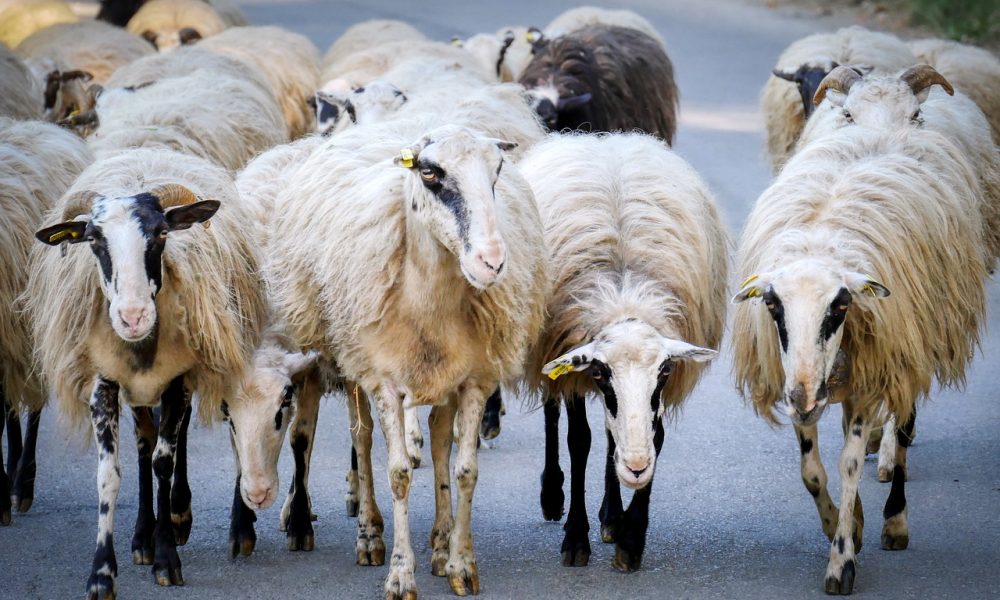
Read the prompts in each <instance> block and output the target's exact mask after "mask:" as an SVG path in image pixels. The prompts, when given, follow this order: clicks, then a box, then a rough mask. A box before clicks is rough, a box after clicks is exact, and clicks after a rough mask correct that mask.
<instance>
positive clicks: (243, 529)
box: [229, 428, 257, 558]
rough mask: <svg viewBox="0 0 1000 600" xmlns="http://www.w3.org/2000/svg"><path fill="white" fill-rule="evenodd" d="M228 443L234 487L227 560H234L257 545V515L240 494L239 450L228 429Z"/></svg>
mask: <svg viewBox="0 0 1000 600" xmlns="http://www.w3.org/2000/svg"><path fill="white" fill-rule="evenodd" d="M229 443H230V445H231V446H232V447H233V458H234V459H235V462H236V485H235V487H234V489H233V505H232V508H230V510H229V558H236V557H237V556H240V555H242V556H250V555H251V554H253V549H254V547H255V546H256V545H257V532H256V531H254V525H253V524H254V523H256V522H257V514H256V513H254V511H253V509H251V508H250V507H249V506H247V505H246V502H244V501H243V494H242V493H241V492H240V480H241V478H242V471H241V469H240V456H239V449H238V448H237V446H236V438H235V435H234V432H233V430H232V428H230V429H229Z"/></svg>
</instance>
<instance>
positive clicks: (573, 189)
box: [518, 133, 728, 572]
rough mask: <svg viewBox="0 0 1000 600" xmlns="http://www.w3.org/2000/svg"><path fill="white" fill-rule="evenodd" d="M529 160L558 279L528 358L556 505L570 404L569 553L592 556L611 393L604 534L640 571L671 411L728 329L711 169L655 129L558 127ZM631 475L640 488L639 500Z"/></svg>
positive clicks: (555, 505)
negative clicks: (594, 438)
mask: <svg viewBox="0 0 1000 600" xmlns="http://www.w3.org/2000/svg"><path fill="white" fill-rule="evenodd" d="M518 166H519V167H520V169H521V170H522V172H523V173H524V175H525V177H526V178H527V179H528V181H529V183H530V184H531V187H532V190H533V191H534V193H535V197H536V199H537V202H538V205H539V210H540V211H541V213H542V221H543V223H544V226H545V241H546V245H547V246H548V248H549V260H550V269H551V272H552V283H553V289H552V294H551V295H550V296H549V300H548V305H547V313H548V321H547V323H546V325H545V328H544V329H543V332H542V335H541V336H540V339H539V342H538V344H537V346H536V347H535V349H534V350H533V351H532V353H531V358H530V361H529V367H528V382H529V385H530V387H531V389H532V390H533V391H534V392H535V393H536V394H538V395H541V396H543V398H544V408H545V422H546V427H545V429H546V440H545V445H546V460H545V470H544V471H543V473H542V494H541V500H542V511H543V515H544V516H545V518H546V519H550V520H559V518H560V517H561V516H562V502H563V494H562V479H563V477H562V471H560V469H559V462H558V444H559V442H558V419H559V410H560V409H559V404H560V403H564V404H565V405H566V412H567V415H568V419H569V425H568V428H569V429H568V431H569V434H568V435H569V452H570V460H571V471H572V483H571V489H572V493H571V499H570V509H569V515H568V517H567V520H566V525H565V531H566V534H565V537H564V539H563V543H562V562H563V565H565V566H582V565H586V564H587V562H588V561H589V558H590V542H589V540H588V535H587V532H588V531H589V529H590V526H589V524H588V519H587V510H586V505H585V501H584V494H585V486H584V475H585V470H586V463H587V455H588V454H589V452H590V427H589V426H588V424H587V417H586V400H587V397H588V396H592V395H596V394H600V395H603V398H604V403H605V413H604V414H605V423H606V426H607V439H608V452H607V469H606V480H605V494H606V495H605V502H604V505H603V506H602V508H601V515H600V517H601V537H602V538H603V539H604V541H605V542H612V541H613V542H615V543H616V550H615V558H614V561H613V563H612V566H614V568H616V569H618V570H620V571H625V572H629V571H634V570H636V569H638V568H639V565H640V561H641V558H642V554H643V549H644V547H645V540H646V526H647V523H648V512H649V498H650V493H651V489H652V480H653V473H654V470H655V468H656V457H657V455H658V454H659V451H660V447H661V444H662V443H663V436H664V431H663V420H664V416H665V415H670V414H672V413H674V412H675V411H677V410H678V409H679V407H680V406H681V404H682V402H683V401H684V399H685V398H686V397H687V396H688V395H689V394H690V393H691V390H692V388H693V387H694V385H695V383H696V382H697V380H698V378H699V377H700V375H701V374H702V372H703V365H702V364H700V363H703V362H704V361H707V360H709V359H711V358H712V357H714V356H715V355H716V351H715V350H714V349H715V348H718V347H719V343H720V341H721V338H722V331H723V326H724V322H725V308H726V302H725V293H726V276H725V274H726V271H727V260H728V258H727V238H726V234H725V231H724V229H723V226H722V223H721V220H720V219H719V215H718V212H717V209H716V206H715V201H714V199H713V198H712V195H711V193H710V192H709V191H708V189H707V187H706V185H705V184H704V182H703V181H702V180H701V178H700V177H699V176H698V175H697V173H695V171H694V170H693V169H692V168H691V167H690V166H689V165H688V164H687V163H685V162H684V161H683V160H682V159H680V158H679V157H678V156H677V155H675V154H674V153H672V152H671V151H670V150H669V149H668V148H667V147H666V146H665V144H664V143H663V142H662V141H661V140H658V139H655V138H653V137H651V136H648V135H642V134H638V133H630V134H609V135H599V136H595V135H579V134H578V135H566V136H551V137H550V138H549V139H548V140H546V141H544V142H542V143H540V144H538V145H537V146H535V147H534V148H533V149H532V150H531V151H529V152H528V154H527V156H525V158H524V159H523V160H522V161H521V162H520V163H519V165H518ZM543 373H544V374H547V375H548V377H543V376H542V375H543ZM650 398H652V403H651V402H650ZM619 482H620V483H621V484H624V485H625V486H626V487H629V488H632V489H634V490H636V492H635V495H634V497H633V499H632V503H631V505H630V506H629V507H628V509H627V510H625V509H623V507H622V501H621V491H620V487H619Z"/></svg>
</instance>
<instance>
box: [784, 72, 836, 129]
mask: <svg viewBox="0 0 1000 600" xmlns="http://www.w3.org/2000/svg"><path fill="white" fill-rule="evenodd" d="M837 67H838V65H837V63H836V62H830V63H826V64H821V65H813V64H808V65H801V66H800V67H799V68H797V69H795V70H789V69H774V70H772V71H771V74H772V75H774V76H775V77H777V78H779V79H784V80H785V81H789V82H791V83H794V84H795V87H796V88H797V89H798V90H799V95H800V96H801V97H802V112H803V115H804V116H805V118H806V119H808V118H809V117H810V116H811V115H812V113H813V111H814V110H815V104H814V103H813V98H814V97H815V95H816V91H817V90H818V89H819V86H820V83H821V82H822V81H823V80H824V78H825V77H826V76H827V75H828V74H829V73H830V72H831V71H832V70H833V69H836V68H837Z"/></svg>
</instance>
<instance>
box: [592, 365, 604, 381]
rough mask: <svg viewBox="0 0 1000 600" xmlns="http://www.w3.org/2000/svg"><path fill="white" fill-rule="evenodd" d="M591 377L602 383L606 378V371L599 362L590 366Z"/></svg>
mask: <svg viewBox="0 0 1000 600" xmlns="http://www.w3.org/2000/svg"><path fill="white" fill-rule="evenodd" d="M590 376H591V377H593V378H594V379H595V380H597V381H600V380H601V379H603V378H604V370H603V369H601V365H600V364H599V363H597V362H594V363H591V365H590Z"/></svg>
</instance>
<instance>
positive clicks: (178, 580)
mask: <svg viewBox="0 0 1000 600" xmlns="http://www.w3.org/2000/svg"><path fill="white" fill-rule="evenodd" d="M153 578H154V579H155V580H156V584H157V585H160V586H164V587H166V586H171V585H184V576H183V575H182V574H181V558H180V557H179V556H178V555H177V548H174V547H171V546H165V545H160V546H158V547H157V549H156V557H155V558H154V559H153Z"/></svg>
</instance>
